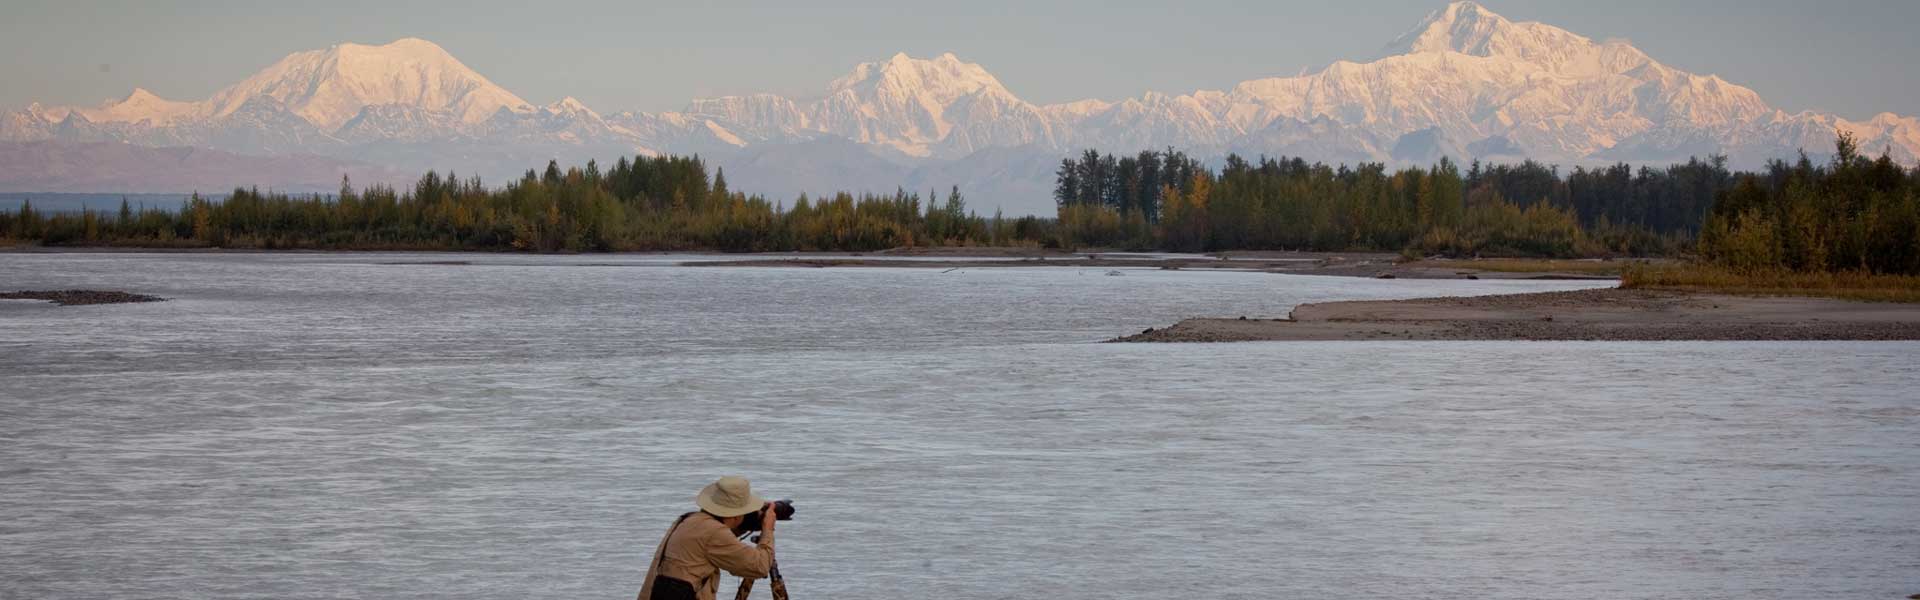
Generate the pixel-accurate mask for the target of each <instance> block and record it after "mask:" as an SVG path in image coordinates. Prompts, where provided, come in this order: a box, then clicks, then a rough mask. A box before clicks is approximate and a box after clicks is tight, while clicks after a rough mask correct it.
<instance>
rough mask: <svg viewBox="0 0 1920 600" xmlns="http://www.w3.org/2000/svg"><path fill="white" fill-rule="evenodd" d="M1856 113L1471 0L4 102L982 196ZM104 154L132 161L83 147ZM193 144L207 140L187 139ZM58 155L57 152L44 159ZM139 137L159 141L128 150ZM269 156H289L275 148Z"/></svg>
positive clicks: (497, 170)
mask: <svg viewBox="0 0 1920 600" xmlns="http://www.w3.org/2000/svg"><path fill="white" fill-rule="evenodd" d="M1836 132H1848V133H1851V134H1853V135H1854V136H1855V137H1856V138H1857V139H1858V140H1859V141H1860V143H1861V146H1862V148H1864V149H1866V150H1868V151H1871V152H1874V153H1878V152H1881V151H1885V152H1887V153H1889V154H1891V155H1892V156H1893V158H1894V159H1895V160H1898V161H1901V162H1903V163H1908V164H1911V163H1913V162H1914V161H1915V160H1916V157H1920V119H1915V118H1914V117H1903V116H1898V115H1894V114H1891V113H1885V114H1881V115H1878V116H1876V117H1874V118H1872V119H1869V120H1866V121H1849V120H1847V119H1843V118H1840V117H1838V116H1834V115H1831V114H1823V113H1817V112H1798V113H1788V112H1785V111H1782V110H1780V109H1777V108H1774V107H1772V106H1770V105H1768V104H1767V103H1766V102H1765V101H1763V100H1761V98H1760V96H1759V95H1758V94H1756V93H1754V91H1753V90H1751V89H1748V88H1745V87H1741V86H1739V85H1737V84H1734V83H1731V82H1728V81H1726V80H1723V79H1721V78H1719V77H1717V76H1713V75H1696V74H1693V73H1688V72H1685V71H1681V70H1678V69H1675V68H1672V67H1669V66H1666V65H1664V64H1662V63H1660V62H1659V61H1656V60H1654V59H1653V58H1651V57H1649V56H1648V55H1646V54H1645V53H1644V52H1641V51H1640V50H1639V49H1637V48H1635V47H1633V46H1632V45H1631V44H1629V43H1627V42H1623V41H1595V40H1593V39H1589V38H1587V37H1583V36H1581V35H1578V34H1575V33H1572V32H1569V31H1567V30H1564V29H1560V28H1557V27H1553V26H1550V25H1545V24H1541V23H1533V22H1515V21H1511V20H1509V19H1506V18H1504V17H1502V16H1500V15H1498V14H1495V13H1493V12H1491V11H1489V10H1487V9H1486V8H1484V7H1482V6H1480V5H1478V4H1476V3H1474V2H1470V1H1462V2H1454V3H1452V4H1449V5H1447V6H1445V7H1443V8H1441V9H1439V10H1436V11H1434V12H1433V13H1431V14H1429V15H1427V17H1426V18H1425V19H1423V20H1422V21H1420V22H1419V23H1418V24H1417V25H1415V26H1414V27H1413V28H1412V29H1410V30H1408V31H1407V32H1406V33H1405V34H1403V35H1401V36H1400V37H1399V38H1397V39H1395V40H1393V41H1391V42H1390V43H1388V44H1387V45H1386V46H1385V48H1384V49H1383V50H1382V51H1381V52H1380V53H1379V55H1377V56H1375V57H1371V58H1368V59H1366V61H1365V62H1351V61H1339V62H1335V63H1333V64H1331V65H1328V66H1327V67H1326V68H1324V69H1322V70H1320V71H1318V72H1314V73H1307V74H1302V75H1299V76H1296V77H1275V78H1263V79H1252V80H1248V81H1244V82H1241V83H1240V84H1238V85H1236V86H1234V87H1233V88H1232V89H1229V90H1199V91H1194V92H1191V93H1187V94H1179V95H1173V94H1163V93H1147V94H1143V95H1141V96H1140V97H1137V98H1126V99H1121V100H1118V101H1106V100H1081V101H1076V102H1067V103H1060V104H1047V105H1039V104H1033V103H1030V102H1027V101H1025V100H1022V99H1021V98H1020V97H1019V96H1017V95H1015V94H1014V93H1013V92H1012V91H1011V90H1008V89H1007V88H1006V86H1004V85H1002V84H1001V82H1000V81H999V80H998V79H997V78H995V77H994V76H993V74H992V73H990V72H988V71H987V70H986V69H985V68H984V67H982V66H981V65H978V64H973V63H968V62H965V61H963V60H961V59H960V58H959V57H956V56H954V55H953V54H950V53H949V54H943V55H941V56H938V57H933V58H914V57H910V56H907V55H905V54H896V55H894V56H893V57H891V58H889V59H887V60H883V61H877V62H869V63H863V64H860V65H857V66H855V67H854V68H853V70H852V71H851V72H850V73H848V74H847V75H845V76H843V77H840V78H838V79H835V80H833V81H832V82H830V83H828V84H827V86H826V89H825V91H824V92H823V93H821V94H820V95H818V96H817V97H814V98H806V99H795V98H787V97H783V96H779V95H775V94H754V95H746V96H727V97H721V98H704V99H697V100H693V101H691V102H689V103H688V104H687V106H686V108H685V109H684V110H681V111H679V112H664V113H646V112H618V113H610V114H602V113H599V112H596V111H594V110H592V109H590V108H588V107H587V106H586V105H584V104H582V103H581V102H580V101H578V100H575V99H573V98H564V99H561V100H560V101H558V102H554V103H552V104H547V105H534V104H531V103H529V102H527V101H526V100H524V99H522V98H521V97H520V96H518V95H516V94H514V93H513V92H510V91H508V90H506V89H504V88H502V87H500V86H498V85H496V84H494V83H493V82H492V81H489V80H488V79H487V78H486V77H485V76H483V75H481V74H480V73H478V72H476V71H474V70H473V69H471V68H469V67H467V66H466V65H465V64H462V63H461V62H460V61H459V60H458V59H456V58H454V57H453V56H452V55H450V54H448V53H447V52H446V51H445V50H444V49H442V48H440V47H439V46H437V45H435V44H433V43H431V42H428V41H425V40H420V39H412V38H409V39H402V40H399V41H395V42H393V43H390V44H386V45H382V46H367V45H360V44H340V45H337V46H333V47H330V48H326V49H322V50H313V51H307V52H299V53H295V54H293V55H290V56H287V57H286V58H283V59H281V60H280V61H279V62H276V63H274V64H273V65H271V66H268V67H267V68H265V69H263V70H261V71H260V72H258V73H255V74H254V75H253V76H251V77H248V78H247V79H245V80H243V81H240V82H239V83H235V84H233V85H231V86H228V87H227V88H224V89H221V90H219V91H217V92H215V93H214V94H213V95H212V96H210V97H208V98H206V99H204V100H198V101H175V100H168V99H165V98H161V97H159V96H157V95H155V94H153V93H151V92H148V91H146V90H144V89H135V90H133V92H132V93H130V94H128V96H127V97H126V98H124V99H120V100H116V101H109V102H106V103H104V104H102V105H99V106H95V107H47V106H41V105H39V104H34V105H32V106H29V107H27V108H25V109H22V110H16V111H11V112H7V113H4V114H0V157H5V160H6V161H7V164H5V165H3V166H4V168H0V191H75V192H80V191H84V192H117V191H129V192H132V191H148V192H152V191H188V190H178V189H163V188H171V187H178V186H180V185H183V184H184V182H194V185H199V182H202V181H205V180H208V179H209V176H220V177H227V176H231V177H233V180H231V181H229V182H228V184H227V185H229V186H231V185H258V186H262V187H275V188H279V189H285V190H295V191H303V190H316V191H317V190H330V189H332V188H333V187H334V186H336V185H337V184H338V175H339V174H341V173H352V174H354V175H355V176H356V180H357V181H358V180H362V179H360V178H362V177H365V178H371V179H372V180H374V181H386V180H393V181H394V182H399V180H401V179H402V178H404V177H407V175H402V174H411V173H417V172H421V171H424V170H426V169H439V170H442V171H445V170H449V169H451V170H455V171H458V172H460V173H462V174H479V175H482V176H483V177H484V178H486V179H487V180H489V181H495V182H498V181H500V180H501V179H503V178H508V177H514V176H517V175H518V174H519V173H521V172H523V171H524V170H526V169H527V168H530V167H537V166H540V165H543V164H544V163H545V162H546V161H547V160H549V159H554V160H559V161H560V162H562V163H563V164H578V163H583V162H585V161H586V160H587V159H599V160H601V161H608V160H611V159H613V158H614V157H617V156H621V155H633V154H649V155H651V154H658V153H676V154H693V153H698V154H700V155H702V156H703V157H705V158H706V159H707V160H708V161H709V163H712V164H716V165H719V166H722V167H724V168H726V170H727V177H728V180H729V181H730V183H731V184H732V186H733V188H734V189H737V190H744V191H750V192H758V193H764V194H767V195H768V196H770V197H773V198H776V199H787V198H791V197H792V196H794V195H796V194H798V193H799V192H802V191H807V192H813V193H819V192H823V191H832V190H840V189H850V190H874V191H891V190H893V189H894V188H895V187H897V186H898V187H906V188H909V189H929V188H940V189H945V188H946V187H947V186H949V185H959V186H961V188H962V190H963V191H964V192H966V193H967V195H968V196H969V197H970V198H971V199H972V202H973V203H974V206H975V207H976V208H982V209H988V208H992V207H1000V208H1004V209H1005V210H1006V212H1008V213H1009V214H1028V213H1040V214H1045V213H1050V212H1051V207H1052V203H1051V200H1050V199H1049V198H1048V191H1049V190H1050V189H1051V185H1052V172H1053V168H1054V166H1056V165H1057V164H1058V163H1059V161H1060V159H1061V158H1062V157H1064V156H1066V155H1068V154H1073V153H1077V152H1078V151H1079V150H1081V149H1085V148H1094V149H1099V150H1102V151H1115V152H1134V151H1139V150H1143V149H1150V148H1165V147H1175V148H1180V149H1183V150H1185V151H1187V152H1188V153H1189V154H1192V155H1196V156H1200V157H1205V158H1208V159H1217V158H1218V157H1222V156H1224V155H1226V154H1227V153H1240V154H1242V155H1248V156H1253V155H1269V156H1275V155H1287V156H1301V157H1305V158H1308V159H1309V160H1319V161H1326V162H1349V163H1351V162H1357V161H1379V162H1386V163H1390V164H1426V163H1430V162H1433V161H1436V160H1438V159H1439V158H1440V157H1442V156H1448V157H1452V158H1453V159H1454V160H1455V161H1457V162H1465V161H1467V160H1472V159H1478V160H1483V161H1493V162H1513V161H1519V160H1522V159H1526V158H1531V159H1535V160H1540V161H1544V162H1552V163H1558V164H1562V165H1577V164H1602V163H1612V162H1628V163H1636V164H1664V163H1668V162H1676V161H1684V160H1686V159H1687V158H1688V157H1692V156H1701V157H1704V156H1707V155H1710V154H1721V155H1725V156H1727V157H1728V158H1729V161H1730V162H1731V163H1732V164H1733V165H1734V166H1736V167H1753V166H1758V165H1760V164H1762V163H1763V162H1765V161H1766V160H1769V159H1773V158H1787V157H1792V156H1794V155H1795V154H1796V153H1797V152H1799V151H1800V150H1801V149H1805V150H1806V151H1807V152H1808V153H1809V154H1810V155H1814V156H1821V155H1822V154H1823V152H1825V151H1828V150H1829V149H1831V148H1832V146H1833V140H1834V137H1835V135H1836ZM115 145H129V146H144V147H154V148H174V149H173V150H171V151H170V152H171V153H169V152H136V151H129V150H126V149H123V148H114V147H113V146H115ZM183 148H199V149H204V150H207V151H209V152H200V153H197V154H195V153H185V154H182V149H183ZM89 155H98V157H99V159H98V160H99V161H101V164H112V165H116V168H120V169H122V171H123V172H124V173H125V175H114V176H108V177H103V176H99V175H89V174H87V173H85V171H86V169H77V168H73V166H74V165H85V164H88V161H89V160H90V159H89V158H88V156H89ZM189 155H191V156H194V157H195V160H193V161H185V162H182V161H181V160H179V157H180V156H189ZM295 156H304V157H306V158H307V160H305V161H304V164H305V165H307V166H306V167H302V168H285V165H289V164H294V163H300V162H302V161H300V160H295V159H294V158H293V157H295ZM47 157H58V160H59V161H61V162H60V163H59V164H58V165H56V164H51V163H49V164H41V163H40V162H35V161H47V160H53V159H51V158H47ZM143 160H149V161H159V162H155V163H153V164H152V165H147V166H139V165H136V164H131V163H139V162H141V161H143ZM168 160H172V161H174V162H172V163H166V162H165V161H168ZM62 165H64V167H63V166H62ZM183 165H185V166H183ZM235 165H246V166H249V167H260V169H259V170H256V171H246V170H243V169H237V168H235ZM275 165H278V166H281V167H282V168H266V166H275ZM182 169H187V170H192V169H200V170H203V171H205V173H203V174H202V175H205V176H196V175H195V174H193V173H182V172H181V170H182ZM139 173H156V174H158V173H166V176H165V177H160V176H154V177H144V176H139V175H137V174H139ZM101 186H108V187H114V188H116V189H102V187H101ZM28 188H31V189H28Z"/></svg>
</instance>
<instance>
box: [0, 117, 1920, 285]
mask: <svg viewBox="0 0 1920 600" xmlns="http://www.w3.org/2000/svg"><path fill="white" fill-rule="evenodd" d="M1836 150H1837V151H1836V154H1835V157H1834V158H1833V159H1832V161H1831V162H1829V163H1827V164H1815V163H1814V162H1813V161H1811V160H1809V159H1808V158H1806V157H1805V155H1804V154H1803V155H1802V156H1801V158H1800V159H1799V161H1797V162H1794V163H1788V162H1785V161H1773V162H1772V163H1770V164H1769V165H1768V166H1767V168H1766V169H1764V170H1762V171H1759V172H1739V173H1736V172H1732V171H1729V170H1728V169H1727V167H1726V159H1725V158H1723V157H1710V158H1708V159H1705V160H1698V159H1696V160H1689V161H1688V162H1686V163H1682V164H1676V165H1672V166H1668V167H1664V168H1654V167H1640V168H1637V169H1636V168H1633V167H1630V166H1628V165H1625V164H1620V165H1614V166H1610V167H1601V168H1593V169H1589V168H1585V167H1576V168H1574V169H1573V170H1571V171H1569V172H1566V173H1564V174H1563V173H1562V172H1561V171H1560V169H1559V168H1557V167H1554V166H1549V165H1542V164H1540V163H1537V162H1534V161H1525V162H1522V163H1519V164H1514V165H1482V164H1480V163H1478V162H1477V161H1476V162H1474V163H1472V164H1471V165H1469V166H1468V168H1466V169H1465V170H1464V171H1463V170H1462V169H1461V168H1460V167H1459V165H1457V164H1455V163H1453V162H1452V161H1451V160H1449V159H1444V158H1443V159H1441V160H1440V162H1439V163H1438V164H1435V165H1432V166H1429V167H1425V168H1401V169H1394V170H1389V169H1388V168H1387V167H1386V166H1385V165H1384V164H1381V163H1361V164H1359V165H1356V166H1352V167H1349V166H1347V165H1339V166H1329V165H1326V164H1324V163H1318V162H1314V163H1309V162H1307V161H1306V160H1304V159H1302V158H1297V157H1296V158H1287V157H1280V158H1266V157H1262V158H1259V159H1257V160H1253V161H1249V160H1247V159H1244V158H1242V157H1240V156H1237V155H1229V156H1228V157H1226V159H1225V160H1224V162H1223V164H1222V166H1221V167H1220V168H1219V169H1218V170H1214V169H1211V168H1209V167H1207V166H1205V165H1204V164H1203V163H1201V162H1200V161H1199V160H1196V159H1194V158H1193V157H1190V156H1188V155H1186V154H1184V153H1182V152H1180V151H1177V150H1172V149H1168V150H1165V151H1145V152H1140V153H1137V154H1132V155H1103V154H1100V153H1099V152H1096V151H1092V150H1089V151H1086V152H1084V153H1082V154H1081V155H1080V156H1078V157H1070V158H1066V159H1064V160H1062V161H1061V164H1060V165H1059V168H1058V169H1057V170H1056V172H1055V187H1054V200H1055V202H1056V204H1057V212H1056V215H1055V216H1054V217H1053V218H1042V217H1033V216H1027V217H1020V218H1013V219H1009V218H1002V217H1001V216H1000V215H999V214H998V213H997V212H996V214H995V215H993V216H992V217H984V216H981V215H979V214H977V213H975V212H972V211H970V210H969V209H968V208H967V202H966V200H965V198H964V197H962V196H961V194H960V190H959V189H958V188H957V187H955V188H952V189H950V190H949V191H948V193H947V194H946V195H945V198H944V199H942V198H939V197H938V195H937V194H935V193H933V192H929V193H927V194H926V195H925V196H922V195H921V194H919V193H918V192H909V191H905V190H896V191H895V192H894V193H893V194H859V195H855V194H851V193H846V192H841V193H837V194H833V195H831V196H823V197H819V198H809V197H808V196H806V195H804V194H803V195H801V196H799V197H798V198H797V199H795V200H794V201H793V203H792V204H791V205H790V206H789V205H786V204H785V203H776V202H771V201H768V200H767V199H766V198H764V197H761V196H758V195H749V194H744V193H741V192H737V191H733V190H731V189H730V188H729V187H728V185H727V181H726V174H725V173H724V172H723V171H718V170H716V171H714V172H713V174H712V175H711V177H710V176H709V175H708V170H707V167H706V165H705V163H704V162H703V161H702V160H701V159H700V158H699V157H680V156H659V157H636V158H633V159H631V160H629V159H627V158H621V159H619V160H618V161H617V162H615V163H614V164H613V166H612V167H611V168H607V169H604V170H603V169H602V168H601V167H600V165H599V164H597V163H596V162H592V161H589V162H588V163H587V164H586V165H585V166H584V167H576V168H568V169H565V170H562V169H561V168H560V166H559V165H558V164H556V163H553V162H549V163H548V164H547V166H546V169H545V170H544V171H535V170H528V171H527V172H526V173H525V175H523V176H522V177H520V178H519V179H518V180H515V181H511V182H508V183H507V184H506V185H505V186H503V187H500V188H489V187H487V186H485V185H483V184H482V182H481V181H480V179H479V178H477V177H469V178H461V177H459V176H457V175H454V174H452V173H448V174H445V175H442V174H439V173H435V172H428V173H427V174H425V175H424V176H422V177H421V178H420V179H419V180H418V181H417V182H415V183H414V185H413V186H412V187H411V188H407V189H395V188H392V187H389V186H383V185H373V186H368V187H366V188H365V189H355V188H354V186H353V185H352V184H351V182H348V181H343V182H342V185H341V188H340V191H339V192H338V193H337V194H328V195H306V196H295V195H288V194H280V193H272V192H261V191H259V190H257V189H236V190H234V192H233V194H232V195H231V196H230V197H229V198H227V199H226V200H225V201H212V200H208V199H205V198H202V197H200V196H198V195H195V196H194V197H192V198H191V199H189V200H187V201H186V202H184V203H183V204H182V205H181V206H180V207H179V208H178V209H177V210H169V209H162V208H148V207H141V208H138V209H135V208H134V207H130V206H128V205H127V203H126V202H124V201H123V202H122V203H121V206H120V207H119V210H118V211H116V212H106V211H94V210H90V209H89V210H83V211H81V212H80V213H56V214H46V213H43V212H41V211H38V210H36V209H34V208H33V207H32V205H31V204H30V203H29V204H26V205H24V206H22V207H21V208H20V209H19V210H16V211H0V237H7V238H11V239H13V240H17V241H27V242H37V243H41V244H46V245H129V246H180V247H207V246H218V247H231V248H321V249H435V250H521V251H538V252H558V251H581V252H589V251H644V250H719V251H730V252H751V251H794V250H806V251H872V250H881V249H887V248H894V247H901V246H989V245H990V246H1036V247H1060V248H1084V247H1095V248H1127V249H1160V250H1172V251H1220V250H1250V249H1274V250H1324V251H1336V250H1379V251H1400V252H1404V253H1407V254H1413V255H1447V256H1551V257H1574V256H1673V255H1683V254H1697V255H1698V256H1700V257H1702V258H1705V259H1707V260H1710V261H1713V262H1716V263H1720V264H1724V265H1727V266H1732V267H1737V268H1743V269H1786V270H1800V271H1840V270H1845V271H1869V272H1874V273H1908V274H1913V273H1920V167H1915V168H1912V169H1909V168H1905V167H1902V166H1901V165H1898V164H1896V163H1894V162H1893V161H1892V160H1891V159H1890V158H1889V157H1887V156H1885V155H1882V156H1881V157H1879V158H1878V159H1870V158H1867V157H1865V156H1863V155H1861V154H1860V153H1859V149H1858V146H1857V143H1856V142H1855V141H1854V140H1853V139H1852V138H1851V137H1848V136H1846V135H1842V136H1840V141H1839V142H1838V143H1837V148H1836Z"/></svg>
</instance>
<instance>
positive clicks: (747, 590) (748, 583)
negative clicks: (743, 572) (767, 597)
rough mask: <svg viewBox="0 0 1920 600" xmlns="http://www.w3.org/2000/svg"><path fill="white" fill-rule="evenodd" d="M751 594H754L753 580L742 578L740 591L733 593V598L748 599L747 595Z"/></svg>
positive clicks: (734, 599)
mask: <svg viewBox="0 0 1920 600" xmlns="http://www.w3.org/2000/svg"><path fill="white" fill-rule="evenodd" d="M751 594H753V580H752V579H741V580H740V591H737V592H734V593H733V600H747V596H749V595H751Z"/></svg>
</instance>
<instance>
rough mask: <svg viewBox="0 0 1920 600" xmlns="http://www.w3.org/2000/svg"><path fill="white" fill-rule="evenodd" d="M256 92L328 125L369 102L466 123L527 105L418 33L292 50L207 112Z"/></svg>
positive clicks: (233, 106)
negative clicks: (444, 114)
mask: <svg viewBox="0 0 1920 600" xmlns="http://www.w3.org/2000/svg"><path fill="white" fill-rule="evenodd" d="M256 96H267V97H271V98H273V99H275V100H278V101H280V102H281V103H282V104H285V105H286V106H287V107H288V109H289V110H292V111H293V112H294V114H298V115H300V116H301V117H303V118H305V119H307V120H308V121H310V122H312V123H313V124H314V125H315V126H317V127H320V128H321V129H325V130H332V129H335V128H338V127H340V126H341V125H342V124H344V123H346V122H347V121H348V120H350V119H352V118H353V117H354V116H355V115H358V114H359V113H360V111H361V110H362V109H364V108H366V107H367V106H371V105H381V104H400V105H406V106H411V107H415V108H419V109H422V110H427V111H444V112H450V113H453V114H454V115H457V116H458V117H459V120H460V122H461V123H466V124H473V123H478V122H481V121H484V120H486V119H487V118H488V117H490V116H492V115H493V113H494V112H496V111H498V110H499V109H501V108H514V109H526V108H529V105H528V104H527V102H526V101H525V100H522V99H520V97H519V96H515V95H514V94H513V93H512V92H508V91H506V90H505V89H502V88H500V87H499V86H497V85H494V83H493V82H492V81H488V80H487V78H486V77H484V76H481V75H480V74H479V73H477V72H474V70H473V69H470V68H467V66H466V65H465V64H462V63H461V62H460V61H459V60H457V59H455V58H454V57H453V56H452V55H451V54H448V53H447V51H446V50H444V49H442V48H441V47H440V46H438V45H436V44H434V43H433V42H429V41H426V40H422V39H418V38H405V39H401V40H397V41H394V42H392V43H389V44H385V45H381V46H367V45H362V44H339V45H336V46H333V47H331V48H327V49H324V50H310V51H306V52H298V53H295V54H292V55H290V56H288V57H286V58H284V59H281V60H280V61H279V62H277V63H274V64H273V65H272V66H269V67H267V68H266V69H264V70H261V71H260V72H259V73H256V74H254V75H253V76H252V77H248V78H247V79H246V80H244V81H241V82H240V83H237V84H234V85H233V86H231V87H228V88H226V89H224V90H221V91H219V92H218V93H215V94H214V95H213V98H211V99H210V100H209V101H208V103H209V105H210V106H209V112H210V113H211V114H212V115H214V116H224V115H228V114H232V113H233V112H234V111H235V110H238V109H239V107H240V106H241V105H242V104H245V103H246V102H247V101H248V100H249V99H251V98H253V97H256Z"/></svg>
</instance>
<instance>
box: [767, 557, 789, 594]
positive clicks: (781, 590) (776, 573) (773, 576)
mask: <svg viewBox="0 0 1920 600" xmlns="http://www.w3.org/2000/svg"><path fill="white" fill-rule="evenodd" d="M769 571H770V572H769V573H767V581H770V582H772V583H770V584H768V585H769V587H771V588H772V589H773V600H787V578H785V577H781V576H780V564H779V563H774V565H773V568H772V569H769Z"/></svg>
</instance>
